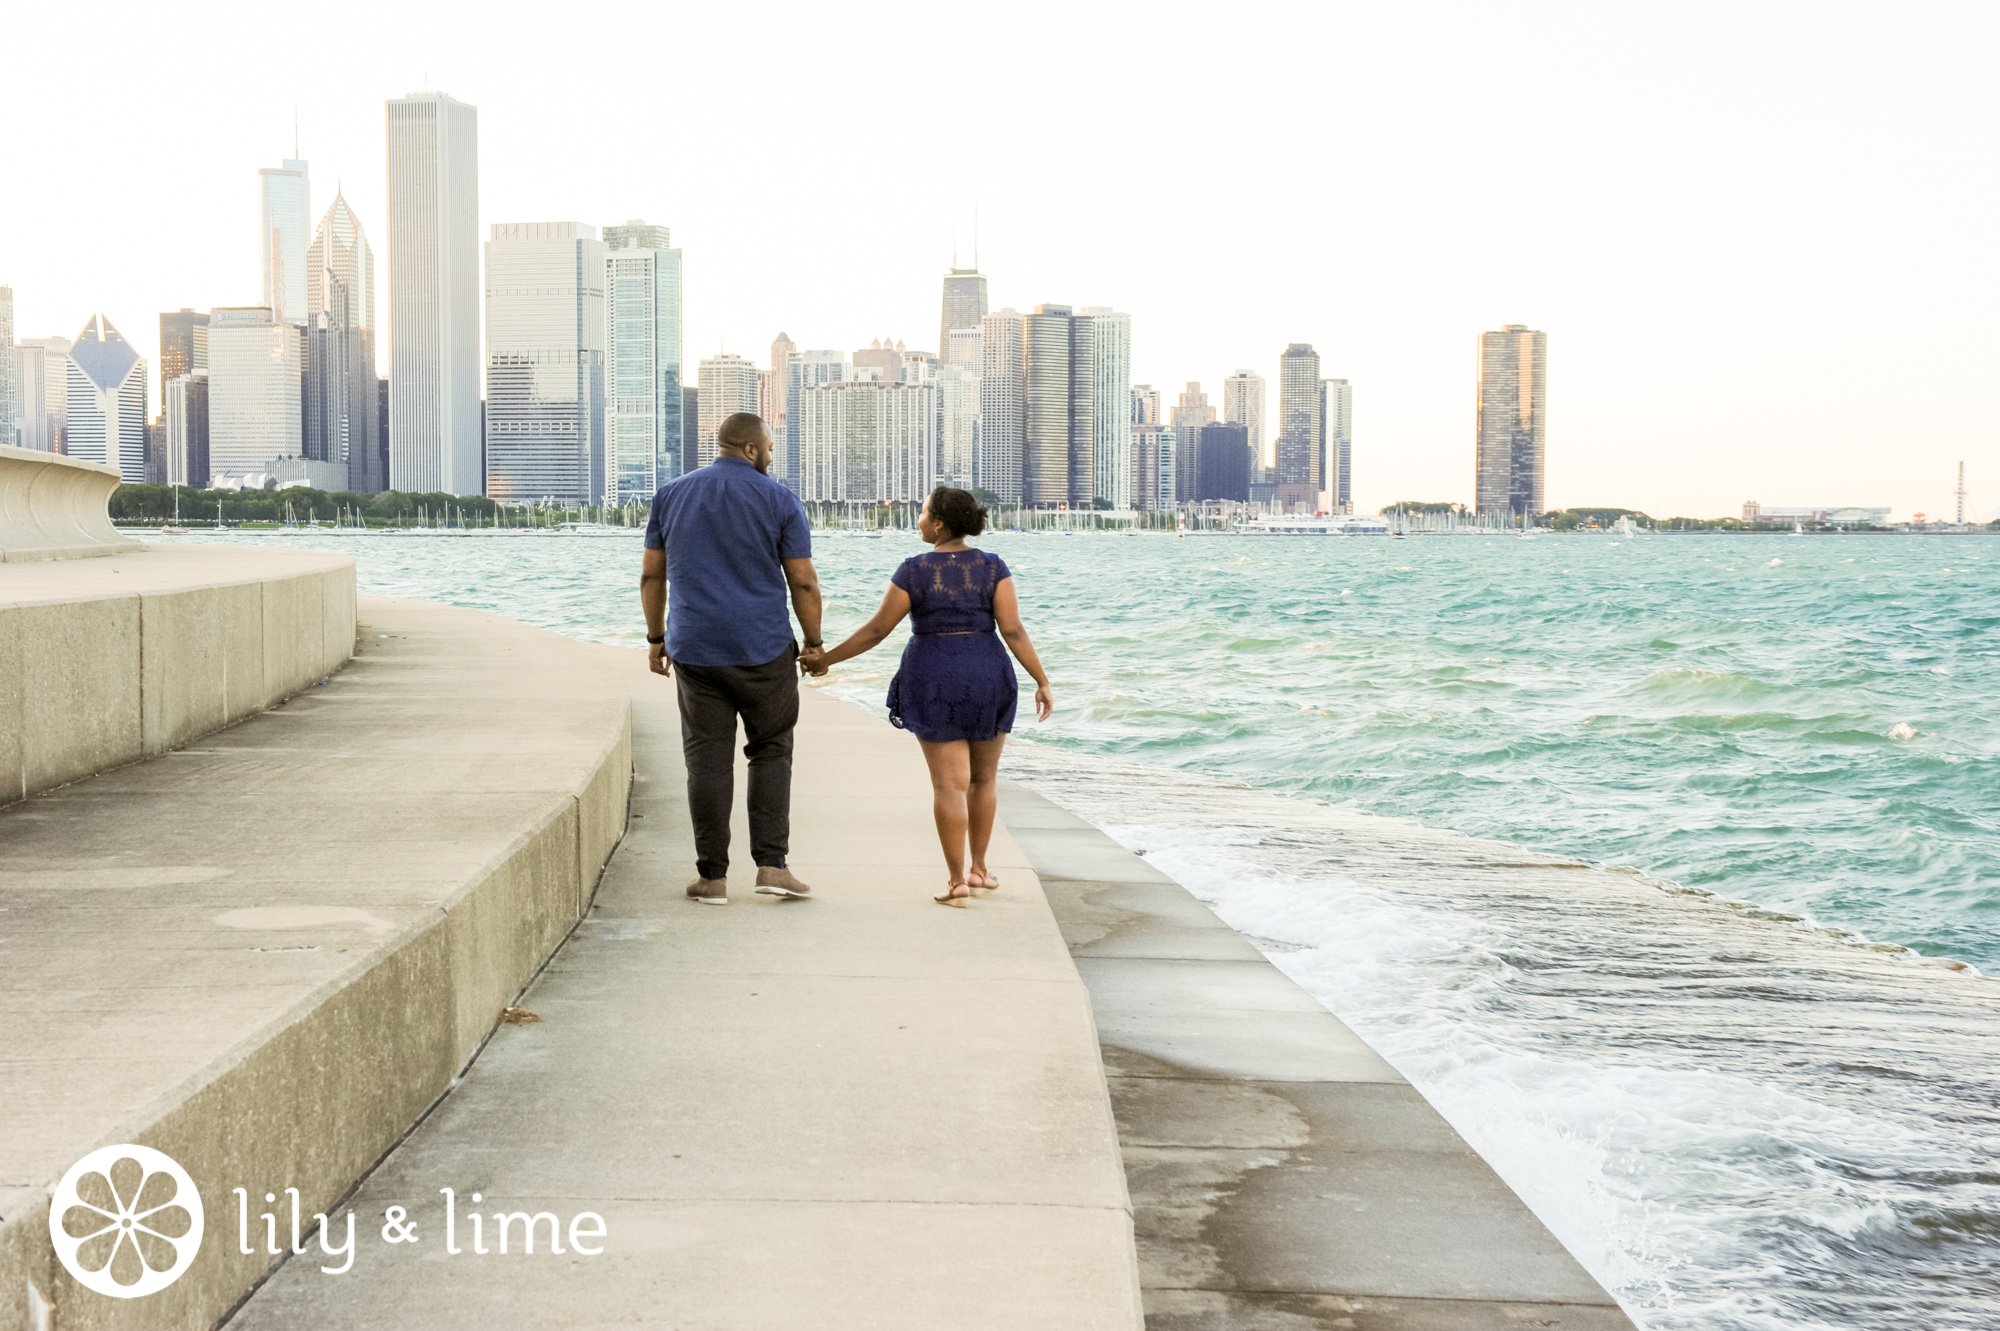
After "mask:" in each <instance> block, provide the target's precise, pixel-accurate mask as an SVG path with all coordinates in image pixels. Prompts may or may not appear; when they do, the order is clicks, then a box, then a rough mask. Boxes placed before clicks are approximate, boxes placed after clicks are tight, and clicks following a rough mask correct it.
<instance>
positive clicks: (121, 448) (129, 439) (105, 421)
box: [65, 314, 298, 484]
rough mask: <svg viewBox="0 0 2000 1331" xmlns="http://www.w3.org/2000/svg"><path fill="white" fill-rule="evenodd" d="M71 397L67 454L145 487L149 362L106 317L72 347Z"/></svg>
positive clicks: (94, 322) (95, 320) (91, 324)
mask: <svg viewBox="0 0 2000 1331" xmlns="http://www.w3.org/2000/svg"><path fill="white" fill-rule="evenodd" d="M292 389H293V392H294V393H296V392H297V391H298V385H297V384H296V383H294V384H293V386H292ZM67 397H68V416H69V420H68V427H67V430H66V433H65V445H66V447H65V451H66V452H68V454H69V455H70V456H71V457H73V458H80V459H82V460H83V461H85V462H101V463H104V464H105V465H107V466H112V467H116V468H118V474H119V475H120V476H121V477H123V478H124V480H125V481H126V483H127V484H140V483H143V482H144V481H145V479H146V361H145V358H144V357H142V356H140V355H139V353H138V352H137V351H135V350H133V348H132V344H131V343H129V342H127V341H126V340H125V338H124V337H123V336H122V335H121V334H120V333H119V331H118V330H117V329H116V328H114V327H112V326H111V321H110V320H109V319H107V318H105V317H104V316H103V315H101V314H100V315H96V316H94V317H93V318H92V319H91V321H90V322H89V323H87V324H85V325H84V326H83V331H82V332H81V333H78V334H77V335H76V341H75V342H73V343H71V344H70V349H69V365H68V393H67Z"/></svg>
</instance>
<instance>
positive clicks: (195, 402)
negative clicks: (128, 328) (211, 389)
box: [160, 367, 209, 489]
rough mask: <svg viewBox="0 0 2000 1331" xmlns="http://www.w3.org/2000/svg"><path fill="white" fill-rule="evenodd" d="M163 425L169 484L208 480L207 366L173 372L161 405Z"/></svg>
mask: <svg viewBox="0 0 2000 1331" xmlns="http://www.w3.org/2000/svg"><path fill="white" fill-rule="evenodd" d="M160 416H161V423H162V424H163V425H164V426H165V427H166V428H165V434H166V439H165V447H164V450H163V451H164V453H165V457H164V458H163V459H162V461H163V463H164V479H165V480H166V482H167V483H168V484H169V485H192V486H194V487H196V488H197V489H200V488H202V487H204V486H206V485H207V484H208V477H209V470H208V370H207V368H206V367H204V368H202V369H199V370H191V371H189V372H188V373H186V374H181V375H176V376H174V378H172V379H171V380H169V381H168V382H167V400H166V402H165V403H163V404H162V405H161V408H160Z"/></svg>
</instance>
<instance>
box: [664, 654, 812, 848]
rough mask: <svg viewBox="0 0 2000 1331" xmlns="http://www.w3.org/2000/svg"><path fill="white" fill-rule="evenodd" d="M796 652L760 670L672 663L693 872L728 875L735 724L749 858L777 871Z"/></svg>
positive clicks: (795, 715)
mask: <svg viewBox="0 0 2000 1331" xmlns="http://www.w3.org/2000/svg"><path fill="white" fill-rule="evenodd" d="M798 659H799V654H798V649H797V648H796V647H787V648H786V649H785V650H784V652H783V654H781V655H780V656H779V657H778V658H777V659H776V660H773V661H766V662H765V663H764V664H763V665H758V666H691V665H682V664H681V663H680V662H678V661H676V662H674V677H675V678H676V679H678V680H679V681H680V702H681V753H682V755H683V756H684V757H685V758H686V761H687V790H688V815H689V816H690V817H691V818H692V819H693V820H694V855H695V869H696V872H698V873H700V874H701V876H702V877H703V878H725V877H727V876H728V874H729V810H730V807H731V806H732V805H733V804H734V803H735V801H736V755H735V753H734V750H735V748H736V719H737V718H738V717H741V718H742V719H743V756H744V757H746V758H748V759H749V760H750V857H751V859H753V860H755V861H756V863H757V866H758V867H759V868H764V869H781V868H783V867H784V865H785V856H786V854H787V853H788V852H789V851H790V849H791V842H792V730H793V728H794V727H796V726H797V725H798V723H799V668H798Z"/></svg>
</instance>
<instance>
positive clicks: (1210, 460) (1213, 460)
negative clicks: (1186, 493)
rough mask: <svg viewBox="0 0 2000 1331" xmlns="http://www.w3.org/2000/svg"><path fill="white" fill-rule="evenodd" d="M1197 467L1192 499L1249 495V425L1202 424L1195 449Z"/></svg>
mask: <svg viewBox="0 0 2000 1331" xmlns="http://www.w3.org/2000/svg"><path fill="white" fill-rule="evenodd" d="M1195 456H1196V465H1197V467H1198V468H1199V469H1200V470H1199V474H1198V475H1197V476H1196V478H1195V493H1194V498H1196V499H1201V500H1224V499H1226V500H1234V501H1236V502H1238V503H1243V502H1247V501H1248V500H1249V498H1250V469H1251V467H1252V466H1253V465H1255V455H1254V453H1253V452H1252V450H1251V447H1250V427H1248V426H1247V425H1238V424H1222V425H1206V426H1203V427H1202V431H1201V441H1200V443H1199V444H1198V445H1197V446H1196V450H1195Z"/></svg>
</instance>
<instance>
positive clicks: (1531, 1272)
mask: <svg viewBox="0 0 2000 1331" xmlns="http://www.w3.org/2000/svg"><path fill="white" fill-rule="evenodd" d="M1001 789H1002V793H1001V816H1002V817H1003V818H1004V819H1005V820H1006V821H1007V823H1008V825H1009V827H1010V828H1011V829H1012V832H1013V836H1014V839H1015V840H1016V841H1017V842H1018V843H1019V844H1020V846H1021V847H1022V849H1023V850H1024V851H1026V853H1027V856H1028V859H1029V860H1030V861H1031V862H1032V863H1033V864H1034V866H1035V868H1036V870H1037V871H1038V872H1039V873H1040V874H1042V875H1043V882H1044V883H1045V884H1046V885H1047V888H1048V894H1049V902H1050V904H1051V905H1052V906H1053V907H1054V909H1055V913H1056V918H1057V919H1058V920H1059V921H1060V922H1061V925H1062V930H1063V936H1064V938H1065V940H1066V941H1067V942H1068V943H1069V946H1070V949H1071V952H1072V953H1073V954H1074V956H1075V957H1076V960H1077V969H1078V971H1079V972H1080V973H1081V974H1082V976H1083V979H1084V982H1085V983H1086V984H1087V985H1089V987H1090V995H1091V1003H1092V1006H1093V1007H1094V1009H1095V1011H1096V1015H1097V1029H1098V1036H1099V1039H1100V1041H1101V1043H1102V1047H1103V1054H1104V1062H1105V1068H1106V1071H1107V1072H1108V1073H1109V1077H1110V1085H1111V1100H1112V1105H1113V1107H1114V1108H1115V1110H1116V1112H1117V1119H1118V1137H1119V1143H1120V1146H1121V1148H1122V1150H1123V1154H1124V1160H1125V1173H1126V1179H1127V1182H1128V1184H1129V1186H1130V1188H1131V1191H1132V1214H1133V1223H1134V1228H1135V1230H1136V1233H1137V1241H1138V1252H1139V1269H1140V1275H1141V1279H1142V1281H1143V1283H1144V1286H1145V1305H1146V1325H1147V1326H1148V1327H1149V1328H1153V1329H1154V1331H1311V1328H1317V1327H1325V1328H1329V1331H1331V1329H1332V1328H1347V1329H1348V1331H1486V1329H1487V1328H1502V1327H1542V1328H1560V1329H1561V1331H1631V1325H1632V1324H1631V1322H1630V1321H1629V1320H1628V1319H1627V1318H1626V1317H1625V1315H1624V1313H1622V1312H1620V1311H1619V1309H1618V1307H1617V1304H1616V1303H1615V1302H1614V1301H1613V1300H1612V1298H1611V1297H1610V1296H1609V1295H1608V1294H1606V1293H1605V1292H1604V1290H1603V1289H1602V1287H1600V1286H1599V1285H1598V1284H1597V1282H1596V1281H1595V1280H1593V1279H1592V1278H1591V1277H1590V1275H1589V1274H1588V1273H1587V1272H1586V1271H1585V1270H1584V1269H1583V1268H1582V1266H1580V1265H1579V1264H1578V1263H1577V1262H1576V1260H1575V1259H1574V1258H1573V1257H1571V1256H1570V1254H1569V1253H1568V1252H1567V1251H1565V1250H1564V1248H1563V1246H1562V1244H1561V1243H1559V1242H1557V1240H1556V1238H1555V1237H1554V1235H1552V1234H1550V1233H1549V1231H1548V1229H1547V1227H1546V1226H1544V1225H1543V1224H1542V1222H1541V1221H1540V1220H1539V1219H1537V1218H1536V1217H1535V1215H1534V1214H1533V1213H1532V1212H1531V1211H1529V1210H1528V1208H1527V1207H1526V1206H1525V1205H1523V1204H1522V1202H1521V1200H1520V1199H1519V1198H1518V1197H1516V1196H1515V1195H1514V1193H1513V1191H1512V1190H1511V1189H1509V1188H1508V1186H1507V1185H1506V1183H1505V1182H1503V1181H1502V1180H1501V1179H1500V1177H1499V1176H1498V1175H1497V1174H1495V1173H1494V1172H1493V1170H1492V1169H1491V1168H1490V1167H1489V1166H1488V1165H1487V1164H1486V1162H1485V1161H1484V1160H1482V1159H1480V1158H1479V1156H1478V1155H1477V1154H1476V1153H1475V1152H1474V1151H1473V1150H1472V1149H1471V1148H1470V1147H1469V1146H1467V1145H1466V1143H1465V1142H1464V1140H1463V1139H1461V1138H1460V1137H1459V1135H1458V1134H1457V1133H1456V1132H1454V1131H1452V1129H1451V1126H1450V1125H1449V1124H1448V1123H1446V1122H1445V1120H1444V1118H1443V1117H1442V1116H1441V1115H1439V1114H1438V1112H1437V1111H1436V1110H1434V1109H1432V1108H1431V1106H1430V1105H1429V1103H1428V1102H1426V1101H1425V1100H1424V1098H1423V1096H1422V1095H1420V1094H1419V1093H1418V1092H1417V1091H1416V1090H1415V1089H1414V1088H1413V1087H1411V1086H1410V1085H1409V1084H1408V1083H1407V1082H1405V1081H1404V1080H1403V1078H1402V1077H1401V1076H1400V1075H1398V1074H1397V1072H1396V1070H1395V1069H1394V1068H1393V1067H1391V1066H1390V1065H1389V1064H1388V1063H1387V1062H1385V1061H1384V1060H1383V1059H1382V1058H1381V1057H1380V1056H1379V1055H1377V1054H1376V1053H1375V1051H1374V1050H1372V1049H1370V1048H1369V1047H1368V1046H1367V1044H1366V1043H1365V1042H1363V1041H1362V1040H1361V1039H1360V1037H1358V1036H1357V1035H1355V1033H1354V1032H1353V1031H1351V1030H1349V1029H1348V1027H1347V1026H1346V1025H1345V1024H1344V1023H1343V1022H1341V1021H1340V1020H1339V1019H1338V1018H1337V1017H1335V1016H1334V1015H1333V1014H1332V1013H1330V1012H1328V1011H1327V1010H1326V1009H1325V1008H1323V1007H1322V1006H1321V1005H1320V1004H1319V1003H1318V1002H1317V1001H1316V1000H1314V999H1313V998H1312V997H1311V996H1310V995H1309V994H1307V993H1306V992H1305V991H1304V990H1302V989H1300V988H1299V987H1298V986H1297V985H1296V984H1294V983H1293V982H1292V981H1291V980H1290V979H1288V978H1287V977H1286V976H1285V975H1284V974H1283V973H1282V972H1280V971H1279V970H1278V969H1277V968H1276V967H1274V966H1272V965H1271V964H1270V963H1269V962H1268V961H1266V960H1264V959H1263V957H1262V956H1261V954H1259V953H1257V952H1256V950H1255V949H1254V948H1253V947H1251V946H1250V945H1249V943H1248V942H1247V940H1244V939H1243V938H1241V936H1240V935H1238V934H1236V933H1235V932H1233V931H1232V930H1230V929H1229V928H1228V926H1226V925H1224V924H1223V923H1222V921H1220V920H1218V919H1217V918H1216V917H1215V915H1214V913H1213V912H1211V911H1210V910H1209V909H1208V908H1207V907H1206V906H1204V905H1203V904H1202V903H1201V902H1200V901H1198V900H1196V899H1195V898H1194V896H1193V895H1192V894H1190V893H1189V892H1188V891H1187V890H1186V889H1185V888H1183V887H1181V886H1180V885H1179V884H1177V883H1174V882H1173V881H1172V880H1171V879H1169V878H1168V877H1167V876H1166V875H1165V874H1162V873H1160V872H1159V871H1158V870H1156V869H1154V868H1153V867H1152V866H1151V865H1149V864H1147V863H1146V862H1145V861H1144V860H1142V859H1140V858H1139V857H1138V856H1136V855H1133V854H1131V853H1130V852H1129V851H1126V850H1125V849H1124V848H1123V847H1121V846H1119V845H1118V844H1117V843H1116V842H1114V841H1112V840H1111V839H1110V838H1109V837H1107V836H1105V835H1104V834H1103V833H1101V832H1099V831H1098V830H1097V829H1095V828H1093V827H1092V826H1091V825H1090V824H1089V823H1087V822H1085V821H1084V820H1082V819H1081V818H1077V817H1076V816H1074V815H1073V814H1071V813H1069V812H1068V811H1066V810H1064V809H1062V808H1060V807H1059V806H1057V805H1054V804H1052V803H1050V802H1049V801H1047V800H1045V799H1043V798H1041V797H1040V796H1038V795H1035V794H1033V793H1032V792H1030V791H1028V790H1025V789H1023V788H1021V787H1020V786H1017V785H1014V784H1012V783H1004V784H1003V785H1002V788H1001Z"/></svg>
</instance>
